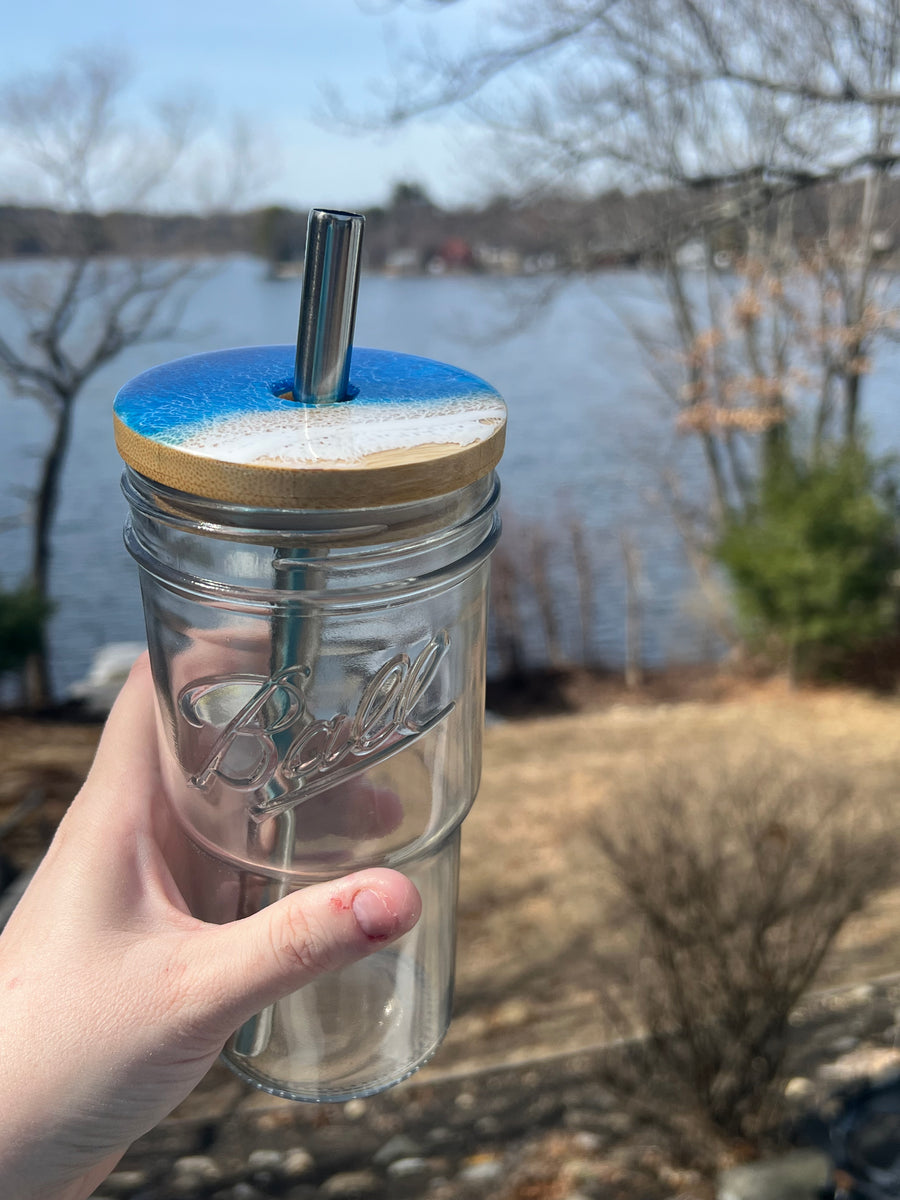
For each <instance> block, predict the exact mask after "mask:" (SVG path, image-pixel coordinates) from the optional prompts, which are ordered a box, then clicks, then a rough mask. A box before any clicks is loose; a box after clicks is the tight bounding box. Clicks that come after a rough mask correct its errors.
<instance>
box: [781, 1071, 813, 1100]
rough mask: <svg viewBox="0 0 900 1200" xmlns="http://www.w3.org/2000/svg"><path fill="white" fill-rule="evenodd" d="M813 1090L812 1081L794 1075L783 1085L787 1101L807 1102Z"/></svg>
mask: <svg viewBox="0 0 900 1200" xmlns="http://www.w3.org/2000/svg"><path fill="white" fill-rule="evenodd" d="M815 1090H816V1085H815V1084H814V1083H813V1081H812V1080H811V1079H806V1078H805V1077H804V1076H803V1075H795V1076H794V1078H793V1079H789V1080H788V1081H787V1083H786V1084H785V1085H784V1094H785V1096H786V1097H787V1098H788V1100H808V1099H809V1098H810V1097H811V1096H812V1095H813V1093H814V1092H815Z"/></svg>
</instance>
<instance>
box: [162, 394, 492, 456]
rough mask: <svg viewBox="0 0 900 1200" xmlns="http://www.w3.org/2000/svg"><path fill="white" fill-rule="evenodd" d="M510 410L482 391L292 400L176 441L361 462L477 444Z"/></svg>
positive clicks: (207, 448) (237, 451) (196, 450)
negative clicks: (412, 398)
mask: <svg viewBox="0 0 900 1200" xmlns="http://www.w3.org/2000/svg"><path fill="white" fill-rule="evenodd" d="M505 416H506V413H505V407H504V405H503V402H502V401H501V400H500V399H499V397H498V398H497V399H496V400H494V399H493V398H492V397H490V396H486V395H484V394H481V395H474V396H472V397H471V398H470V399H467V398H461V397H454V398H453V400H452V401H448V402H447V403H446V405H444V404H441V403H440V402H435V401H429V402H425V403H422V404H416V403H409V402H406V403H404V404H403V405H398V404H396V403H384V404H379V403H377V402H374V403H373V402H369V403H367V404H365V405H353V404H352V403H349V404H329V405H323V406H318V407H316V406H306V405H303V406H301V405H291V406H290V407H286V408H284V409H281V410H279V411H278V412H268V413H262V412H254V413H247V414H245V415H242V416H238V417H231V418H226V419H223V420H219V421H216V422H215V423H214V424H208V425H204V426H201V427H199V428H195V429H193V430H191V431H190V432H187V433H186V434H185V435H183V436H182V437H181V438H180V439H179V441H178V448H179V449H180V450H184V451H187V452H189V453H192V454H197V455H200V456H203V457H210V458H215V459H218V460H219V461H221V462H230V463H240V464H245V465H247V466H251V465H254V466H266V465H272V466H279V467H303V468H307V469H308V468H309V467H311V466H312V467H315V466H322V467H330V466H340V465H349V464H359V465H364V464H365V461H366V459H367V458H369V457H371V456H373V455H382V454H390V453H403V452H404V451H411V450H414V449H415V448H416V447H417V446H421V445H423V444H429V445H433V446H443V445H447V446H459V447H464V446H471V445H474V444H476V443H478V442H482V441H485V440H487V438H489V437H490V436H491V434H493V433H494V432H495V431H496V430H497V429H499V428H500V427H501V426H502V425H503V423H504V420H505Z"/></svg>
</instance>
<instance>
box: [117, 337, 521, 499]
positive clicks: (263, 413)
mask: <svg viewBox="0 0 900 1200" xmlns="http://www.w3.org/2000/svg"><path fill="white" fill-rule="evenodd" d="M294 354H295V349H294V347H293V346H251V347H246V348H244V349H238V350H220V351H217V352H215V353H212V354H198V355H192V356H191V357H189V358H181V359H177V360H175V361H174V362H169V363H165V364H164V365H162V366H159V367H154V368H152V369H151V370H149V371H145V372H144V373H143V374H142V375H138V376H136V378H134V379H132V380H131V381H130V382H129V383H126V384H125V386H124V387H123V388H122V390H121V391H120V392H119V394H118V396H117V397H116V401H115V405H114V414H115V431H116V444H117V446H118V449H119V453H120V454H121V455H122V457H123V458H124V460H125V461H126V463H128V465H129V466H131V467H133V468H134V469H135V470H136V471H138V472H140V474H142V475H145V476H147V477H148V478H150V479H152V480H154V481H155V482H156V483H161V484H164V485H166V486H168V487H172V488H176V489H178V490H179V491H182V492H189V493H191V494H193V495H197V496H204V497H206V498H207V499H210V500H220V501H224V502H228V503H233V504H242V505H250V506H258V507H267V508H334V509H339V508H365V507H369V506H371V505H388V504H402V503H405V502H407V501H413V500H423V499H426V498H427V497H430V496H438V495H442V494H445V493H447V492H452V491H455V490H456V489H457V488H460V487H464V486H465V485H466V484H469V483H472V482H474V481H475V480H476V479H479V478H481V477H482V476H484V475H486V474H487V473H488V472H489V471H491V470H493V468H494V467H495V466H496V465H497V462H498V461H499V459H500V455H501V454H502V452H503V442H504V437H505V430H506V406H505V404H504V403H503V400H502V398H501V397H500V395H499V394H498V393H497V392H496V391H495V390H494V389H493V388H492V387H491V386H490V385H489V384H487V383H485V382H484V380H483V379H479V378H478V377H477V376H475V375H471V374H469V373H468V372H467V371H462V370H459V369H458V368H456V367H451V366H448V365H447V364H446V363H439V362H434V361H432V360H431V359H427V358H416V357H414V356H412V355H407V354H395V353H392V352H391V351H386V350H365V349H362V348H358V347H357V348H354V349H353V351H352V358H351V365H350V398H349V399H346V400H340V401H336V402H333V403H328V404H304V403H299V402H298V401H296V400H294V399H293V397H292V395H291V383H292V378H293V371H294Z"/></svg>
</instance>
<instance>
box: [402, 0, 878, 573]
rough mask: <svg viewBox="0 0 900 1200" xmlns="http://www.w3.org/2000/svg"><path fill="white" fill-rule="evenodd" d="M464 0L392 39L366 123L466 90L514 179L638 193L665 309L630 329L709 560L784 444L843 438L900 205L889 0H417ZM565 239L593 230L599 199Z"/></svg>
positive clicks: (641, 226) (796, 447)
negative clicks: (693, 495)
mask: <svg viewBox="0 0 900 1200" xmlns="http://www.w3.org/2000/svg"><path fill="white" fill-rule="evenodd" d="M463 3H465V4H466V5H467V7H469V8H477V9H479V10H480V11H481V13H482V17H483V19H482V20H481V21H480V22H479V34H478V45H477V46H474V45H469V46H465V47H464V48H463V49H462V50H460V51H459V52H458V53H451V52H444V51H441V50H440V49H438V50H437V51H434V49H433V48H428V49H423V50H422V51H421V52H420V53H418V54H416V53H413V52H410V51H408V50H407V52H406V53H405V55H404V67H403V69H402V71H401V72H400V74H399V75H398V79H397V87H396V91H395V94H394V96H393V98H392V99H391V100H390V101H389V102H388V103H387V104H386V106H385V107H384V108H383V110H382V111H381V113H380V114H379V117H380V119H381V120H382V121H388V122H398V121H405V120H410V119H413V118H415V117H416V116H417V115H419V114H421V113H424V112H427V111H429V110H433V109H435V108H437V107H441V106H446V105H457V106H464V107H465V109H466V111H467V113H468V114H469V115H470V116H472V117H474V119H476V120H478V121H480V122H481V124H482V125H483V126H484V128H485V129H487V130H488V131H490V132H491V133H492V134H494V135H495V138H496V143H497V154H496V158H497V161H500V162H503V163H504V164H505V169H506V177H507V178H516V179H517V180H518V181H519V188H520V190H521V188H522V187H523V186H526V185H527V186H529V187H531V188H537V189H541V188H544V189H550V188H555V187H558V185H559V182H560V181H561V180H563V179H567V180H570V181H573V182H575V181H577V182H578V183H580V184H581V185H582V186H584V185H588V186H592V187H594V188H595V189H596V188H600V187H604V188H610V187H613V186H615V187H620V188H623V189H625V190H626V191H629V192H631V193H632V194H633V195H634V197H635V203H634V205H633V218H632V220H633V226H634V234H633V236H632V239H631V241H632V244H633V245H634V247H635V249H636V251H637V252H638V253H639V254H640V256H641V257H642V258H643V260H644V261H645V262H648V263H651V264H653V265H654V266H657V267H659V268H660V269H661V271H662V273H663V278H664V281H665V285H666V289H667V294H668V298H669V302H670V311H671V327H670V329H669V330H667V331H666V333H665V336H664V337H659V336H658V335H654V336H653V337H652V339H651V338H649V337H648V340H647V344H648V346H649V347H650V349H651V350H652V351H653V352H654V354H655V360H654V367H655V374H656V376H657V379H658V380H659V381H660V383H661V384H662V386H663V389H664V391H665V392H666V394H667V395H668V396H669V397H670V398H671V400H672V402H673V406H674V415H675V419H676V421H677V423H678V425H679V427H680V428H681V429H682V430H683V431H685V432H687V433H690V434H691V435H692V436H693V437H695V438H696V439H697V440H698V442H699V444H700V446H701V447H702V452H703V458H704V462H705V465H706V468H707V472H708V477H709V482H710V496H711V504H710V505H709V506H708V507H707V506H704V509H705V511H704V512H702V513H698V512H697V511H696V510H692V509H690V507H689V506H688V505H686V504H685V503H684V502H683V501H682V498H681V494H680V492H679V490H678V488H677V486H674V487H672V488H671V489H670V499H671V501H672V504H673V506H674V508H675V511H676V515H677V517H678V519H679V525H680V527H681V528H682V530H683V531H684V532H685V533H686V534H687V535H688V536H689V538H690V539H691V540H692V543H693V548H694V549H695V550H696V549H698V548H699V549H700V550H701V551H702V552H703V553H704V554H705V555H706V556H707V557H708V555H709V553H710V552H711V550H712V548H713V547H714V546H715V544H716V541H717V539H718V537H719V535H720V533H721V530H722V528H723V526H724V524H725V523H726V522H728V521H730V520H732V519H734V518H735V516H740V515H741V514H742V513H745V512H746V511H748V506H751V505H753V504H755V502H756V484H757V482H758V480H759V479H760V478H761V477H762V475H763V474H764V473H765V471H766V469H767V465H768V464H769V462H770V460H771V459H772V457H773V456H775V455H778V454H780V453H782V452H783V450H784V447H785V444H786V443H790V444H791V449H792V452H793V453H794V454H800V455H802V456H804V457H805V458H806V460H807V461H808V462H814V461H816V460H817V459H819V458H820V457H821V456H822V455H823V454H825V453H827V452H828V451H829V447H834V446H836V445H837V446H841V445H842V446H847V447H850V446H853V445H855V444H857V443H858V441H859V440H860V436H861V431H862V427H863V420H862V405H863V392H864V381H865V377H866V374H867V373H868V370H869V367H870V363H871V357H872V354H873V353H874V351H875V348H876V346H877V342H878V339H879V337H881V336H884V335H885V333H886V332H887V331H888V330H889V328H890V326H891V323H892V316H893V314H892V313H891V311H890V308H891V306H890V297H889V296H888V295H887V294H886V292H887V287H888V285H887V284H886V281H885V279H884V277H883V275H882V274H881V273H880V272H879V270H878V268H879V264H880V261H881V259H882V258H883V256H884V255H885V253H887V252H890V251H893V250H894V249H895V244H894V234H893V232H892V229H893V214H894V213H895V212H896V208H897V204H898V202H900V189H898V187H897V186H896V183H895V179H894V176H895V174H896V170H897V166H898V162H900V5H898V4H897V0H735V2H734V3H729V4H727V5H723V4H721V3H720V2H719V0H600V3H597V2H596V0H526V3H524V4H523V5H516V6H514V8H508V7H503V8H501V7H500V6H493V5H489V4H486V3H482V4H479V2H478V0H455V2H454V0H450V3H447V2H446V0H442V2H441V3H435V4H434V5H433V7H434V8H435V9H447V8H453V7H458V6H459V5H461V4H463ZM438 17H439V14H436V16H435V21H437V19H438ZM433 44H434V43H433V41H432V42H431V43H430V44H429V46H430V47H433ZM576 237H577V239H578V241H579V242H580V243H581V244H582V246H584V244H585V243H587V244H588V245H589V244H590V243H591V241H592V240H593V242H594V243H595V244H596V245H598V246H602V245H603V244H604V243H608V241H609V231H608V230H607V229H606V228H605V226H604V224H603V215H602V206H601V205H600V204H599V203H598V206H597V216H596V221H595V225H594V228H593V230H583V229H580V230H578V231H577V234H576ZM619 237H620V238H621V237H622V232H621V231H619ZM584 257H585V256H584V254H583V253H582V254H581V255H579V254H578V253H577V252H576V251H575V250H573V252H572V253H570V254H569V255H568V261H570V262H572V263H578V262H579V261H583V260H584ZM719 263H724V264H726V265H727V267H728V268H732V267H733V268H736V269H735V270H734V271H732V270H731V269H728V270H726V271H723V270H722V269H721V267H720V266H719V265H718V264H719ZM698 267H699V268H700V269H699V270H698V269H697V268H698ZM698 517H699V519H697V518H698Z"/></svg>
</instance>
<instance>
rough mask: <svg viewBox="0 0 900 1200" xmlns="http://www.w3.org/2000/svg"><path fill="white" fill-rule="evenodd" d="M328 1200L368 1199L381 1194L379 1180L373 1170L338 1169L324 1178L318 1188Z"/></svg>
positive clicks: (381, 1189)
mask: <svg viewBox="0 0 900 1200" xmlns="http://www.w3.org/2000/svg"><path fill="white" fill-rule="evenodd" d="M319 1190H320V1191H321V1193H322V1195H323V1196H328V1197H329V1198H330V1200H368V1197H370V1196H379V1195H381V1193H382V1191H383V1188H382V1184H381V1181H380V1180H379V1178H378V1176H377V1175H376V1174H375V1172H374V1171H340V1172H339V1173H338V1174H337V1175H332V1176H331V1178H330V1179H326V1180H325V1182H324V1183H323V1184H322V1187H321V1188H320V1189H319Z"/></svg>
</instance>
